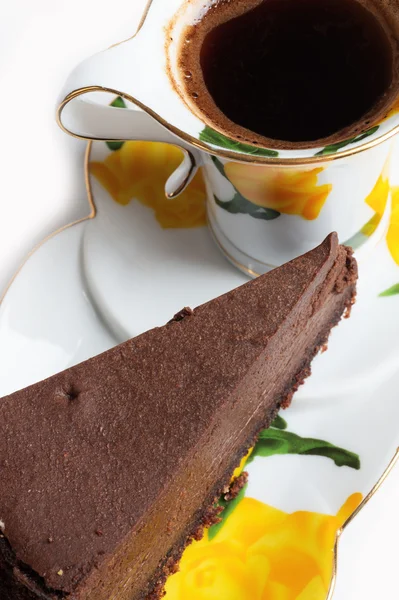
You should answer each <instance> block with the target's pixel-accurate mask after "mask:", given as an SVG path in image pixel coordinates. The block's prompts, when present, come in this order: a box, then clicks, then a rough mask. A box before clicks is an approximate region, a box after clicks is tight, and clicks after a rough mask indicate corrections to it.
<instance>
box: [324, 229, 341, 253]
mask: <svg viewBox="0 0 399 600" xmlns="http://www.w3.org/2000/svg"><path fill="white" fill-rule="evenodd" d="M321 245H322V246H326V247H328V248H329V249H330V251H332V252H333V251H335V250H336V249H337V248H338V246H339V239H338V233H337V232H336V231H332V232H331V233H329V234H328V236H327V237H326V239H325V240H324V242H322V244H321Z"/></svg>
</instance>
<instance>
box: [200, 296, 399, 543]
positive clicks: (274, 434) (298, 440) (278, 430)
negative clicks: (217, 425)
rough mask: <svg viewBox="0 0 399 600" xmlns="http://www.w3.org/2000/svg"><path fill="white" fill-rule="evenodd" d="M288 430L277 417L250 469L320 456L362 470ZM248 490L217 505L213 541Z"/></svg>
mask: <svg viewBox="0 0 399 600" xmlns="http://www.w3.org/2000/svg"><path fill="white" fill-rule="evenodd" d="M398 288H399V286H398ZM287 427H288V425H287V422H286V421H285V420H284V419H283V418H282V417H281V416H280V415H278V416H277V417H276V419H275V420H274V421H273V423H272V425H271V426H270V428H269V429H265V430H263V431H262V432H261V434H260V435H259V438H258V442H257V444H256V446H255V448H254V450H253V452H252V454H251V456H250V457H249V459H248V461H247V465H248V464H250V463H251V462H252V461H254V460H255V458H256V457H263V458H265V457H269V456H273V455H277V454H296V455H302V456H321V457H324V458H329V459H330V460H332V461H333V462H334V463H335V465H336V466H337V467H349V468H351V469H355V470H359V469H360V466H361V465H360V458H359V456H358V455H357V454H355V453H354V452H351V451H350V450H345V449H344V448H340V447H338V446H335V445H334V444H330V442H325V441H324V440H319V439H315V438H304V437H301V436H299V435H297V434H296V433H292V432H290V431H287ZM246 489H247V485H246V486H244V487H243V488H242V489H241V490H240V492H239V494H238V495H237V496H236V498H234V499H233V500H231V501H230V502H226V500H224V498H222V499H220V500H219V503H218V504H219V506H221V507H222V508H223V512H222V513H221V521H220V523H217V524H216V525H213V526H212V527H211V528H210V529H209V539H210V540H212V539H213V538H214V537H215V536H216V534H217V533H218V532H219V531H220V530H221V528H222V527H223V525H224V524H225V522H226V520H227V519H228V518H229V516H230V515H231V514H232V512H233V511H234V509H235V508H236V507H237V505H238V504H239V503H240V502H241V500H242V499H243V498H244V497H245V492H246Z"/></svg>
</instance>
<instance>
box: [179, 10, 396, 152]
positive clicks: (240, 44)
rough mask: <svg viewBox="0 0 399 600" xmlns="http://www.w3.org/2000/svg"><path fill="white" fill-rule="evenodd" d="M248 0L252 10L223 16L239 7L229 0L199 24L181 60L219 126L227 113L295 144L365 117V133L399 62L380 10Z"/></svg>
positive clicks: (195, 98) (234, 121)
mask: <svg viewBox="0 0 399 600" xmlns="http://www.w3.org/2000/svg"><path fill="white" fill-rule="evenodd" d="M248 4H249V5H250V6H249V8H247V10H246V11H244V12H243V8H242V7H243V2H242V1H241V2H240V1H238V2H236V6H237V10H239V11H240V12H241V13H243V14H239V15H238V16H233V17H232V18H231V17H230V18H229V19H228V20H227V21H225V22H220V21H221V14H222V12H223V11H225V10H226V6H227V5H228V10H229V11H230V14H231V11H232V6H233V9H234V2H223V1H222V2H220V3H219V5H218V4H216V5H214V6H213V7H212V8H211V9H210V10H209V11H208V12H207V13H206V14H205V16H204V17H203V19H202V21H200V22H199V23H198V24H197V25H196V26H195V27H193V28H192V31H191V33H190V35H191V39H190V38H188V39H190V42H194V43H190V44H186V46H191V48H189V49H187V47H186V48H185V50H184V52H183V54H182V58H181V68H182V69H183V70H184V76H185V77H184V78H185V82H186V84H185V85H186V92H187V93H188V94H189V95H190V100H191V101H192V102H194V103H195V105H196V106H197V108H198V109H199V110H200V111H202V112H203V113H204V114H205V115H206V116H207V117H208V119H210V120H213V119H215V121H216V124H219V123H218V118H219V117H220V113H221V114H222V120H223V117H225V118H226V119H224V127H226V123H227V128H228V129H229V130H230V131H229V133H232V134H234V133H235V134H237V131H235V130H234V125H238V126H240V127H241V128H245V129H247V130H249V131H251V132H255V133H256V134H258V135H260V136H264V137H265V138H269V139H272V140H283V141H287V142H291V143H295V142H306V141H316V140H320V139H323V138H327V137H328V136H332V135H334V134H335V133H336V132H339V131H341V130H344V129H345V128H348V127H350V126H351V125H352V124H355V123H357V122H360V121H361V120H362V119H363V122H362V123H359V128H358V130H359V131H360V130H361V128H367V126H370V123H371V121H372V114H371V113H372V110H373V107H375V106H376V105H377V104H378V102H381V99H382V98H383V97H384V94H386V92H387V91H388V90H389V88H390V86H391V84H392V79H393V68H394V67H393V50H392V45H391V43H390V41H389V39H388V35H387V33H386V31H385V29H384V27H383V25H382V24H381V22H380V21H379V20H378V19H377V17H376V16H375V15H374V14H373V13H372V12H371V11H369V10H368V9H366V8H365V7H364V6H363V5H362V4H360V3H359V2H358V1H356V0H263V1H262V2H260V4H257V5H256V6H255V7H254V2H253V1H252V2H249V3H248ZM190 52H191V54H190ZM219 121H220V118H219ZM228 122H230V124H229V123H228ZM355 131H356V128H355ZM236 137H242V136H239V135H236Z"/></svg>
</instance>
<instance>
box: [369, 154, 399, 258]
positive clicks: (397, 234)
mask: <svg viewBox="0 0 399 600" xmlns="http://www.w3.org/2000/svg"><path fill="white" fill-rule="evenodd" d="M389 166H390V165H389V160H388V161H387V163H386V164H385V166H384V168H383V170H382V173H381V175H380V177H379V178H378V180H377V183H376V184H375V186H374V188H373V189H372V191H371V192H370V194H369V195H368V196H367V198H366V204H368V206H369V207H370V208H371V209H373V210H374V211H375V215H374V216H373V217H372V218H371V219H370V221H368V223H366V225H365V226H364V227H363V229H362V233H363V234H364V235H367V236H371V235H372V234H373V233H374V232H375V230H376V229H377V227H378V225H379V223H380V221H381V219H382V217H383V215H384V213H385V210H386V207H387V203H388V199H389V192H390V191H392V211H391V217H390V222H389V227H388V231H387V236H386V239H387V245H388V249H389V252H390V253H391V256H392V258H393V259H394V261H395V262H396V264H397V265H399V187H393V188H391V187H390V183H389Z"/></svg>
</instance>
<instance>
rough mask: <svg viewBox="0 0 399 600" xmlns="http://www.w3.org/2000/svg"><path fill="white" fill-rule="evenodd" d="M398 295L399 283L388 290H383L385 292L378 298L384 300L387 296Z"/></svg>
mask: <svg viewBox="0 0 399 600" xmlns="http://www.w3.org/2000/svg"><path fill="white" fill-rule="evenodd" d="M398 294H399V283H397V284H396V285H393V286H392V287H390V288H388V289H387V290H385V292H381V294H380V298H386V297H388V296H397V295H398Z"/></svg>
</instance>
